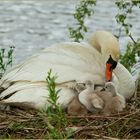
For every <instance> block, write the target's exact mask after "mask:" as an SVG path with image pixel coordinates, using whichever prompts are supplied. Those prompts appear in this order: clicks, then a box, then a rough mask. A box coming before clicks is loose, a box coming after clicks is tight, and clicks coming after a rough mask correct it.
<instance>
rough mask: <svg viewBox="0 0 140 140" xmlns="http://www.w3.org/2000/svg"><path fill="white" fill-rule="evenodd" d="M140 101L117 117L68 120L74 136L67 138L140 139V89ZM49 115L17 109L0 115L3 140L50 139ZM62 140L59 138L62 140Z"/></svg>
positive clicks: (0, 131) (139, 94)
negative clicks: (24, 139) (8, 139)
mask: <svg viewBox="0 0 140 140" xmlns="http://www.w3.org/2000/svg"><path fill="white" fill-rule="evenodd" d="M137 95H138V96H137V98H136V99H132V100H131V102H129V103H128V104H127V107H126V109H125V110H124V111H123V112H122V113H120V114H116V115H112V116H101V115H91V114H89V115H88V116H76V117H74V116H66V117H67V121H68V124H67V128H63V126H62V129H61V130H59V131H60V132H63V131H65V130H66V129H68V128H71V129H72V130H73V133H71V134H69V136H67V137H64V138H76V139H79V138H80V139H81V138H84V139H93V138H105V139H106V138H107V139H115V138H122V139H140V88H139V89H138V92H137ZM48 135H49V131H48V128H47V114H46V113H40V112H37V111H35V110H30V111H24V110H21V109H18V108H14V109H13V110H11V111H10V112H9V111H8V112H0V139H2V138H11V139H15V138H20V139H21V138H30V139H37V138H39V139H43V138H48ZM58 138H59V137H58Z"/></svg>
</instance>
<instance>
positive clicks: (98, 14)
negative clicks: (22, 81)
mask: <svg viewBox="0 0 140 140" xmlns="http://www.w3.org/2000/svg"><path fill="white" fill-rule="evenodd" d="M78 2H79V1H76V0H26V1H25V0H4V1H3V0H1V1H0V48H9V46H11V45H14V46H15V47H16V48H15V52H14V57H15V58H14V63H15V64H16V63H19V62H21V61H23V60H24V59H26V58H27V57H29V56H30V55H31V54H33V53H36V52H38V51H39V50H41V49H43V48H45V47H48V46H50V45H51V44H54V43H57V42H61V41H71V39H70V38H69V31H68V28H69V27H71V26H73V27H74V26H75V24H76V22H75V19H74V18H73V13H74V11H75V7H76V5H77V4H78ZM114 3H115V2H114V1H111V0H106V1H105V0H98V2H97V5H96V6H95V7H93V9H94V15H93V16H92V17H91V18H90V19H86V22H85V24H86V25H87V26H88V31H89V32H88V33H86V34H85V38H87V36H88V35H89V34H90V33H91V32H94V31H96V30H107V31H111V32H112V33H113V34H117V33H118V28H119V26H118V25H117V23H116V22H115V18H114V17H115V15H116V14H117V12H118V10H117V8H116V6H115V4H114ZM128 22H130V23H132V25H133V29H132V35H133V36H134V38H135V39H136V38H137V37H140V25H139V23H140V9H138V8H134V11H133V13H132V15H131V16H129V19H128ZM128 40H129V39H128V38H127V37H126V36H125V34H122V36H121V38H120V46H121V50H122V52H123V51H124V50H125V45H126V44H127V41H128Z"/></svg>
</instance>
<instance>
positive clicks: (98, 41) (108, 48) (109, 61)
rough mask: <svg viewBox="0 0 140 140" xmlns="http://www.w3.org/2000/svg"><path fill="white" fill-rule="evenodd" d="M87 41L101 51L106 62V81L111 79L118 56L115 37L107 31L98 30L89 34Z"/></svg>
mask: <svg viewBox="0 0 140 140" xmlns="http://www.w3.org/2000/svg"><path fill="white" fill-rule="evenodd" d="M89 43H90V44H91V45H92V46H93V47H94V48H95V49H96V50H98V51H99V52H100V53H101V55H102V58H103V61H104V62H105V63H106V73H105V77H106V81H111V80H112V72H113V69H115V68H116V66H117V62H118V60H119V56H120V48H119V43H118V41H117V39H116V38H115V37H114V36H113V35H112V34H111V33H109V32H107V31H98V32H95V33H94V34H92V35H91V37H90V39H89Z"/></svg>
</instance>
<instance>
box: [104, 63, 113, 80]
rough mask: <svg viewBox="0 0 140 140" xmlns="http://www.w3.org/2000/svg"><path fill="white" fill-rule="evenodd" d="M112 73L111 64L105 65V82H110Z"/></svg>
mask: <svg viewBox="0 0 140 140" xmlns="http://www.w3.org/2000/svg"><path fill="white" fill-rule="evenodd" d="M112 72H113V68H112V64H109V63H106V71H105V78H106V81H107V82H108V81H111V80H112Z"/></svg>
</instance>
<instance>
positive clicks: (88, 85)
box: [85, 80, 94, 89]
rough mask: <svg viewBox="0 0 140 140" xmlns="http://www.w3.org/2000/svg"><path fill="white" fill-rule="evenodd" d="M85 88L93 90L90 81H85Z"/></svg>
mask: <svg viewBox="0 0 140 140" xmlns="http://www.w3.org/2000/svg"><path fill="white" fill-rule="evenodd" d="M85 86H86V88H88V89H89V88H92V89H94V84H93V83H92V82H91V81H90V80H88V81H86V82H85Z"/></svg>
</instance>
